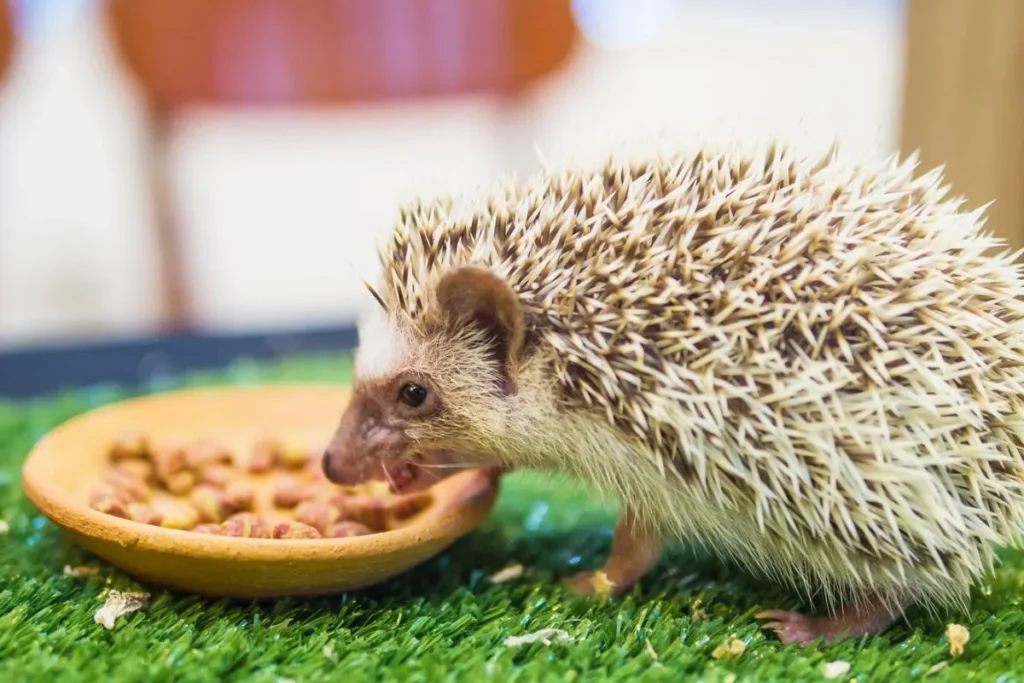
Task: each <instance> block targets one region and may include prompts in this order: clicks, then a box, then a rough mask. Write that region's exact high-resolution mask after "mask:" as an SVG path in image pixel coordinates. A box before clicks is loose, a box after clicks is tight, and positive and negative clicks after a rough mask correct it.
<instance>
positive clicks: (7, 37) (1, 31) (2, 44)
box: [0, 2, 14, 80]
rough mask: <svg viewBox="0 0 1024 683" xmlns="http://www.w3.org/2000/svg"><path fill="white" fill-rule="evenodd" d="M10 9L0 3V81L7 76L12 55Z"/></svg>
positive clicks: (12, 34) (12, 37) (12, 40)
mask: <svg viewBox="0 0 1024 683" xmlns="http://www.w3.org/2000/svg"><path fill="white" fill-rule="evenodd" d="M10 14H11V12H10V7H9V6H8V4H7V3H6V2H0V80H2V79H3V77H4V76H5V75H6V74H7V67H8V66H10V63H11V56H12V55H13V54H14V30H13V29H12V28H11V16H10Z"/></svg>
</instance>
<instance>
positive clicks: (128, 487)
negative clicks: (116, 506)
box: [104, 470, 153, 503]
mask: <svg viewBox="0 0 1024 683" xmlns="http://www.w3.org/2000/svg"><path fill="white" fill-rule="evenodd" d="M104 483H106V484H107V485H109V486H110V487H112V488H113V489H114V491H115V492H117V495H118V497H120V498H122V499H124V500H127V501H129V502H133V503H134V502H138V501H146V500H149V499H150V497H151V496H152V494H153V491H152V490H151V489H150V488H149V486H147V485H146V482H145V480H143V479H142V478H141V477H138V476H136V475H134V474H132V473H130V472H127V471H124V470H111V471H110V472H108V473H107V476H106V477H104Z"/></svg>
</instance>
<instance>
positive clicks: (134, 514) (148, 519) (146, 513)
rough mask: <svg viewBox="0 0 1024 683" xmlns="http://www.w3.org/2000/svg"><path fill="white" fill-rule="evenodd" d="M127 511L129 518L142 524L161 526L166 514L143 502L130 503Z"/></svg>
mask: <svg viewBox="0 0 1024 683" xmlns="http://www.w3.org/2000/svg"><path fill="white" fill-rule="evenodd" d="M127 512H128V519H130V520H132V521H135V522H140V523H142V524H151V525H153V526H160V524H161V523H162V522H163V521H164V516H163V515H162V514H161V513H160V512H158V511H157V510H155V509H153V508H152V507H150V506H149V505H144V504H142V503H129V504H128V508H127Z"/></svg>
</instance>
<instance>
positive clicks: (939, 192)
mask: <svg viewBox="0 0 1024 683" xmlns="http://www.w3.org/2000/svg"><path fill="white" fill-rule="evenodd" d="M916 170H917V163H916V159H915V158H913V157H911V158H909V159H906V160H900V159H899V158H898V157H895V156H894V157H892V158H890V159H888V160H886V161H884V162H876V163H870V164H851V163H845V162H843V161H842V160H840V158H839V155H838V151H837V150H836V149H835V148H833V149H832V150H830V151H829V152H828V153H827V154H825V155H824V156H821V157H807V156H800V155H798V154H796V153H795V152H793V151H792V150H789V149H787V148H785V147H783V146H780V145H771V146H766V147H765V148H763V149H759V150H744V149H739V148H732V149H729V148H724V149H722V150H711V149H702V150H699V151H697V152H695V153H692V154H685V155H684V154H678V155H676V156H666V157H662V158H652V159H649V160H646V161H637V162H618V161H610V162H608V163H606V164H605V165H603V166H600V167H595V168H592V169H583V170H579V169H577V170H566V171H552V170H545V171H544V172H542V173H540V174H538V175H537V176H535V177H533V178H532V179H530V180H529V181H528V182H526V183H523V184H512V183H509V184H506V185H504V186H501V187H498V188H496V189H494V190H492V191H491V192H490V193H489V194H488V195H487V196H485V197H484V198H482V199H480V200H478V201H472V200H458V201H456V200H455V199H438V200H434V201H419V202H416V203H414V204H411V205H409V206H406V207H405V208H404V209H403V210H402V211H401V213H400V217H399V220H398V221H397V225H396V226H395V228H394V230H393V232H392V233H391V235H390V237H389V238H388V240H387V241H386V243H384V244H383V245H382V247H381V250H380V258H381V277H380V280H379V281H378V282H377V283H376V285H374V286H372V287H369V286H368V288H369V289H370V290H371V293H372V294H373V296H374V298H375V299H376V303H375V304H374V306H373V307H372V308H373V312H372V314H371V315H370V316H369V317H368V318H367V319H365V320H364V321H362V322H361V324H360V343H359V348H358V351H357V356H356V370H355V371H356V376H355V382H354V391H353V398H352V401H351V403H350V405H349V406H347V407H346V409H345V411H344V414H343V415H342V416H341V420H340V425H339V427H338V430H337V432H336V434H335V435H334V437H333V439H332V440H331V443H330V446H329V447H328V449H327V451H326V452H325V454H324V470H325V472H326V474H327V476H328V477H329V478H330V479H332V480H333V481H335V482H337V483H339V484H347V485H352V484H357V483H360V482H362V481H364V480H365V479H368V478H376V477H386V478H387V479H388V480H389V481H390V482H391V484H392V486H393V487H394V488H395V489H397V490H402V491H406V490H408V491H412V490H417V489H421V488H425V487H427V486H429V485H431V484H432V483H434V482H435V481H436V480H437V479H438V478H441V477H444V476H448V475H450V474H452V473H454V472H457V471H459V470H460V469H463V468H467V467H472V468H482V469H481V470H480V471H482V472H486V473H488V474H487V475H486V476H482V479H481V486H497V485H498V481H499V478H500V473H501V472H503V471H507V470H512V469H518V468H539V469H541V470H549V471H557V472H564V473H569V474H571V475H573V476H576V477H578V478H580V479H582V480H584V481H586V482H589V483H590V484H592V485H593V486H595V487H598V488H600V489H601V490H604V491H607V492H611V493H613V494H615V495H617V496H618V497H619V499H620V500H621V501H622V503H623V513H622V517H621V519H620V521H619V523H618V525H617V527H616V530H615V535H614V540H613V543H612V550H611V553H610V556H609V557H608V559H607V562H606V564H605V565H604V567H603V568H602V569H601V571H602V572H603V573H604V575H605V576H607V578H608V580H609V581H610V582H611V583H612V584H613V585H614V588H613V592H614V593H615V594H619V595H621V594H622V593H623V592H624V591H626V590H628V589H629V588H630V587H631V586H633V585H634V584H635V583H636V582H637V581H638V580H639V579H640V578H641V577H642V576H643V575H644V574H645V573H646V572H647V571H648V570H649V569H650V568H651V566H652V565H653V563H654V562H655V561H656V560H657V559H658V557H659V556H660V553H661V550H662V548H663V546H664V545H665V544H666V543H668V542H670V541H674V540H676V539H699V540H701V541H702V542H705V543H707V544H709V545H710V546H711V547H713V548H715V549H716V550H717V551H718V552H720V553H721V554H722V555H723V556H725V557H728V558H732V559H734V560H737V561H739V562H740V563H742V564H743V565H745V566H746V567H748V568H749V569H751V570H753V571H756V572H760V573H761V574H763V575H765V576H767V577H770V578H771V579H772V580H775V581H779V582H782V583H785V584H787V585H788V586H789V587H791V588H793V589H795V590H797V591H800V592H802V593H803V594H804V595H805V596H806V597H807V598H808V599H810V600H812V601H813V602H816V603H818V604H819V608H816V609H815V610H813V611H814V612H816V613H814V614H811V613H808V614H804V613H800V612H793V611H784V610H771V611H768V612H765V613H762V614H760V615H758V616H759V618H760V619H762V620H764V626H765V627H766V628H769V629H771V630H773V631H775V632H776V633H777V634H778V636H779V637H780V638H781V639H782V640H783V641H785V642H797V643H810V642H812V641H814V640H816V639H818V638H822V639H824V640H825V641H836V640H840V639H842V638H844V637H858V636H862V635H865V634H874V633H880V632H882V631H884V630H886V629H887V628H888V627H889V626H890V625H891V624H892V623H893V622H894V621H895V620H896V619H897V618H898V617H899V616H900V615H901V614H902V613H903V611H904V610H905V609H906V608H907V607H909V606H910V605H913V604H920V605H923V606H925V607H927V608H929V609H932V608H934V609H950V608H955V609H961V610H966V609H967V606H968V599H969V591H970V587H971V585H972V584H973V583H974V582H975V581H977V580H978V579H979V578H980V577H981V576H982V575H984V574H986V573H987V572H989V571H991V570H992V568H993V565H994V562H995V553H994V546H997V545H1013V544H1016V543H1017V541H1018V535H1019V530H1020V528H1021V524H1022V522H1024V478H1022V475H1024V304H1022V301H1021V298H1020V294H1021V293H1022V292H1024V279H1022V271H1021V266H1020V265H1018V264H1017V263H1016V256H1017V254H1011V253H1008V252H1007V251H1006V249H1005V248H1003V245H1002V244H1001V243H1000V241H999V240H997V239H996V238H994V237H993V236H991V235H989V234H986V233H985V232H984V231H983V224H984V213H983V210H980V209H979V210H975V211H966V210H964V209H963V206H964V202H963V201H962V200H960V199H957V198H950V197H947V194H948V192H949V188H947V187H945V186H944V185H943V177H942V175H941V172H940V171H939V170H935V171H932V172H929V173H925V174H923V175H919V176H917V175H915V171H916ZM594 576H595V574H594V573H584V574H580V575H577V576H574V577H571V578H569V579H568V580H567V584H568V585H569V586H570V587H571V588H573V589H574V590H577V591H580V592H583V593H590V594H593V593H595V592H596V591H597V588H596V585H597V583H598V582H595V581H594ZM821 605H823V607H824V609H821V608H820V606H821Z"/></svg>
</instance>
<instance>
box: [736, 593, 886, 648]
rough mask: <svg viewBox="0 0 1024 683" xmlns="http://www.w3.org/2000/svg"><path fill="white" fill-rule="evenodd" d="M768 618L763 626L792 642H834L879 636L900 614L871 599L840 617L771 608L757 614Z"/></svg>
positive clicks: (782, 639) (802, 643)
mask: <svg viewBox="0 0 1024 683" xmlns="http://www.w3.org/2000/svg"><path fill="white" fill-rule="evenodd" d="M754 616H755V618H757V619H761V620H765V621H764V623H763V624H761V628H765V629H768V630H771V631H774V632H775V634H776V635H777V636H778V637H779V640H781V641H782V642H783V643H785V644H788V645H810V644H811V643H814V642H817V641H824V643H825V644H832V643H836V642H839V641H841V640H846V639H848V638H860V637H861V636H875V635H879V634H880V633H882V632H883V631H885V630H886V629H888V628H889V626H891V625H892V623H893V622H894V621H895V620H896V616H895V615H894V614H893V613H892V612H891V611H890V610H889V609H888V608H887V607H886V606H885V605H884V604H883V603H882V602H880V601H878V600H868V601H866V602H864V603H862V604H859V605H855V606H851V607H850V608H849V609H848V610H845V611H844V613H843V614H839V615H836V616H831V617H827V616H816V617H815V616H810V615H807V614H801V613H800V612H791V611H788V610H768V611H765V612H760V613H759V614H756V615H754Z"/></svg>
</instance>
